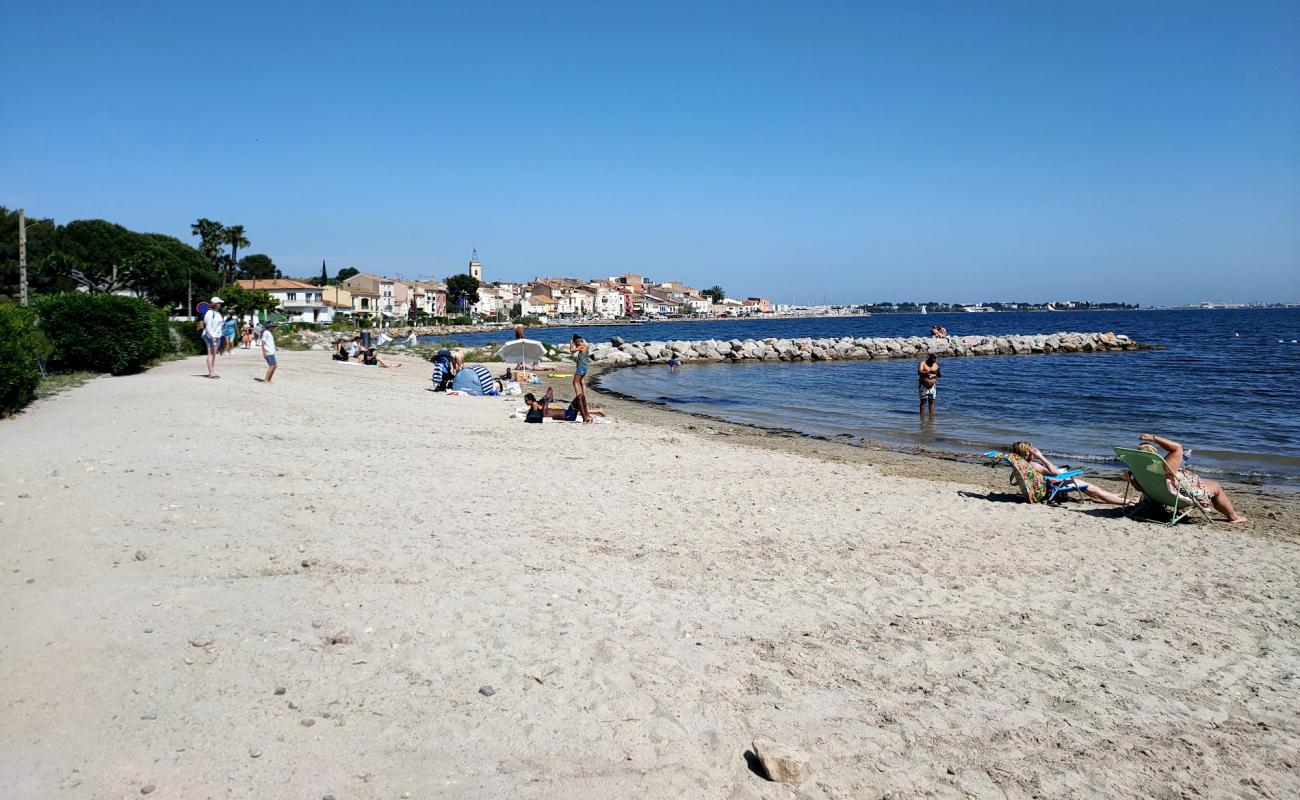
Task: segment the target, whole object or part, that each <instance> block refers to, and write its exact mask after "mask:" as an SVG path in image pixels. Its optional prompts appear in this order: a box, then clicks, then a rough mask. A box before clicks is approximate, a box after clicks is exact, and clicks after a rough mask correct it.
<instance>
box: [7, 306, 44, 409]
mask: <svg viewBox="0 0 1300 800" xmlns="http://www.w3.org/2000/svg"><path fill="white" fill-rule="evenodd" d="M39 354H40V334H39V333H37V331H36V315H35V314H34V313H32V310H31V309H30V308H23V307H22V306H20V305H18V304H17V303H0V416H5V415H7V414H12V413H13V412H15V411H17V410H18V409H20V408H22V407H23V406H25V405H27V404H28V403H30V402H31V400H32V397H33V396H34V395H35V393H36V385H37V384H38V383H40V382H41V370H40V367H39V366H38V365H37V360H36V359H37V356H38V355H39Z"/></svg>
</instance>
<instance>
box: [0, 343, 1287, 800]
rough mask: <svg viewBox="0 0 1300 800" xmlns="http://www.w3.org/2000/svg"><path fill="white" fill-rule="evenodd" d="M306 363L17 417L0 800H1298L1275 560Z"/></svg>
mask: <svg viewBox="0 0 1300 800" xmlns="http://www.w3.org/2000/svg"><path fill="white" fill-rule="evenodd" d="M325 358H326V356H325V355H323V354H319V353H289V352H286V353H284V354H283V357H282V359H281V362H282V366H281V369H280V374H279V375H278V376H277V385H275V386H271V387H268V386H262V385H260V384H258V383H255V382H254V381H253V376H254V375H260V374H261V362H260V358H258V357H257V355H256V354H255V353H253V352H248V353H244V352H237V353H235V354H234V355H232V356H230V357H227V358H226V359H223V361H222V363H221V367H222V373H223V375H225V377H224V378H223V379H222V380H220V381H208V380H205V379H200V378H198V377H194V376H196V375H198V374H200V373H201V372H202V368H201V366H199V362H198V360H189V361H184V362H175V363H171V364H167V365H164V366H163V367H160V368H158V369H155V370H152V371H150V372H148V373H146V374H144V375H138V376H133V377H129V378H102V379H99V380H96V381H94V382H92V383H90V384H89V385H87V386H84V387H81V388H79V389H76V390H74V391H71V392H69V393H66V394H65V395H62V396H59V397H57V398H54V399H52V400H50V401H46V402H42V403H40V404H38V405H37V406H35V407H33V408H32V409H31V410H30V411H29V412H27V413H25V414H23V415H22V416H20V417H18V418H16V419H13V420H8V421H3V422H0V463H3V465H4V468H3V473H2V474H0V501H2V502H3V505H0V531H2V533H0V554H2V555H3V561H4V564H5V566H6V569H5V570H4V572H3V574H2V575H0V581H2V583H0V586H2V587H3V590H2V591H3V595H2V597H3V601H2V602H0V623H2V624H3V628H4V631H5V635H4V636H3V638H2V639H0V708H3V718H2V719H0V753H3V756H0V786H3V787H6V791H5V792H4V795H5V797H15V798H48V797H85V798H101V797H103V798H118V797H122V798H126V797H139V796H140V794H139V792H140V788H141V787H142V786H144V785H146V784H154V785H156V787H157V789H156V791H155V792H154V793H153V794H152V795H151V797H155V798H179V797H187V798H188V797H200V798H205V797H223V798H224V797H238V798H268V797H286V798H289V797H293V798H320V797H322V796H323V795H325V794H333V795H335V797H337V798H338V799H339V800H345V799H347V800H350V799H351V798H369V797H391V798H397V797H400V796H402V793H404V792H409V793H410V794H411V796H413V797H416V798H427V797H637V798H645V797H722V798H751V797H753V798H760V797H793V796H806V797H844V798H850V797H852V798H857V797H878V796H881V795H884V794H887V793H890V792H892V793H894V794H895V795H896V796H900V797H911V796H939V797H959V796H962V795H963V794H968V795H973V796H977V797H1002V796H1007V797H1029V796H1033V795H1038V796H1043V797H1118V796H1159V797H1179V796H1205V797H1210V796H1216V797H1222V796H1240V797H1294V796H1296V795H1297V794H1300V757H1297V755H1296V753H1297V752H1300V676H1298V674H1297V673H1300V623H1298V620H1300V614H1298V612H1300V588H1298V587H1300V538H1297V537H1296V536H1284V535H1283V536H1278V535H1260V534H1258V533H1252V532H1249V531H1241V530H1238V529H1230V528H1228V527H1226V526H1222V527H1217V528H1209V527H1207V526H1182V527H1180V528H1179V529H1178V530H1177V531H1169V530H1166V529H1164V528H1162V527H1160V526H1157V525H1152V524H1143V523H1137V522H1131V521H1128V520H1125V519H1122V518H1116V517H1115V516H1114V515H1113V512H1109V511H1104V510H1102V509H1101V508H1100V507H1098V506H1080V505H1075V506H1072V507H1068V508H1038V507H1029V506H1026V505H1023V504H1011V503H1000V502H991V501H989V500H987V499H983V498H982V497H981V496H980V495H983V494H985V492H986V491H987V489H986V487H984V486H979V485H970V484H958V483H945V482H936V481H927V480H921V479H917V478H910V477H904V476H896V475H886V474H883V473H881V472H879V471H877V470H875V469H873V468H872V467H871V466H868V465H861V464H845V463H832V462H827V461H824V460H818V459H815V458H808V457H803V456H799V455H795V454H790V453H779V452H766V451H762V450H757V449H754V448H748V447H739V446H736V445H733V444H729V443H726V442H723V441H720V439H721V438H724V437H716V436H708V435H705V434H696V433H686V432H682V431H678V430H673V429H669V428H664V427H660V426H654V425H649V424H643V423H629V422H623V423H620V424H615V425H606V426H586V427H584V426H580V425H566V424H560V423H555V424H546V425H542V426H524V425H523V423H520V422H517V421H511V420H508V419H506V416H507V414H508V413H509V410H510V409H511V408H512V407H513V405H514V403H512V402H508V401H504V400H501V399H471V398H464V399H460V398H447V397H444V396H435V395H432V394H430V393H429V392H426V391H423V387H424V386H425V385H426V380H425V379H426V378H427V371H428V370H427V368H426V365H424V364H421V363H419V362H409V363H408V365H407V367H405V368H403V369H400V370H379V369H370V368H362V367H350V366H344V365H339V364H334V363H331V362H329V361H326V360H325ZM989 477H990V481H989V483H990V485H993V484H994V482H995V481H996V482H997V483H1000V482H1001V481H1002V480H1003V478H1002V476H1001V475H1000V474H999V475H997V476H994V475H993V474H992V473H990V476H989ZM922 516H924V517H925V519H924V521H923V520H922V519H921V517H922ZM137 551H140V554H141V555H142V556H144V560H137V559H136V557H135V554H136V553H137ZM303 561H306V562H307V564H308V566H306V567H304V566H302V562H303ZM341 631H346V632H347V634H348V636H349V637H350V641H349V642H347V643H344V644H329V643H328V642H327V638H328V637H329V636H330V635H332V634H335V633H338V632H341ZM208 640H211V644H210V645H206V644H205V643H206V642H207V641H208ZM192 641H193V642H197V643H199V644H200V645H204V646H197V647H196V646H194V644H192ZM186 659H188V660H189V661H191V662H193V663H187V661H186ZM488 685H490V686H492V687H493V688H494V689H495V694H493V695H492V696H490V697H487V696H484V695H482V694H480V693H479V691H478V690H479V688H480V687H482V686H488ZM277 687H282V688H284V689H285V693H284V694H283V695H277V694H276V693H275V692H276V690H277ZM291 704H292V705H291ZM306 720H312V721H313V724H312V725H311V726H310V727H308V726H305V725H304V724H303V723H304V721H306ZM755 736H765V737H768V738H773V739H777V740H780V741H784V742H788V743H790V744H793V745H796V746H799V747H802V748H804V749H806V750H807V751H809V752H810V753H811V754H812V755H813V758H814V777H813V779H812V780H811V781H810V782H809V783H806V784H804V785H803V786H801V787H799V788H798V789H795V788H792V787H788V786H784V785H778V784H772V783H768V782H766V781H764V780H762V779H761V778H759V777H758V776H756V775H755V774H754V773H753V772H751V771H750V769H749V767H748V766H747V763H746V758H745V755H744V754H745V751H746V750H747V749H748V746H749V742H750V740H751V739H752V738H753V737H755ZM253 753H257V754H258V756H257V757H253V755H252V754H253ZM60 787H62V788H60Z"/></svg>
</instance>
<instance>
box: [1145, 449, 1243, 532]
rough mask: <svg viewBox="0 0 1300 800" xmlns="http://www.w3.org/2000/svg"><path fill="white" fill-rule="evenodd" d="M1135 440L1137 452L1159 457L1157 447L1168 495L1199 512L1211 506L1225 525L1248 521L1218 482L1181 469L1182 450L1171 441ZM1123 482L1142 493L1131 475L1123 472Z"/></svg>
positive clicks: (1183, 468)
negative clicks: (1191, 504) (1170, 494)
mask: <svg viewBox="0 0 1300 800" xmlns="http://www.w3.org/2000/svg"><path fill="white" fill-rule="evenodd" d="M1138 439H1139V440H1140V441H1141V443H1140V444H1139V445H1138V449H1139V450H1144V451H1146V452H1148V453H1155V454H1157V455H1159V452H1160V451H1159V450H1157V449H1156V446H1157V445H1159V446H1160V447H1161V448H1162V449H1163V450H1164V451H1165V455H1164V460H1165V483H1166V484H1167V485H1168V487H1169V491H1170V492H1171V493H1173V494H1177V495H1180V496H1182V497H1185V498H1187V499H1188V500H1190V501H1192V502H1193V503H1195V504H1196V505H1198V506H1200V507H1201V508H1205V507H1206V506H1213V507H1214V509H1215V510H1216V511H1218V512H1219V513H1220V514H1222V515H1223V516H1225V517H1227V518H1228V522H1232V523H1243V522H1249V521H1250V520H1248V519H1247V518H1246V517H1245V516H1243V515H1242V514H1240V513H1238V511H1237V509H1235V508H1233V507H1232V501H1231V500H1229V499H1228V493H1227V492H1225V491H1223V487H1222V486H1221V485H1219V482H1218V481H1212V480H1210V479H1209V478H1202V477H1201V476H1200V475H1197V474H1196V473H1195V472H1192V471H1191V470H1190V469H1188V468H1187V467H1186V465H1184V463H1183V446H1182V445H1181V444H1179V443H1178V442H1175V441H1174V440H1173V439H1166V438H1164V437H1163V436H1155V435H1153V434H1150V433H1144V434H1142V435H1141V436H1139V437H1138ZM1124 478H1125V480H1127V481H1128V482H1129V483H1130V484H1131V485H1132V486H1133V488H1135V489H1137V490H1138V491H1139V492H1140V491H1142V487H1141V486H1139V485H1138V483H1137V481H1136V480H1134V479H1133V475H1132V474H1130V473H1129V472H1127V471H1125V472H1124Z"/></svg>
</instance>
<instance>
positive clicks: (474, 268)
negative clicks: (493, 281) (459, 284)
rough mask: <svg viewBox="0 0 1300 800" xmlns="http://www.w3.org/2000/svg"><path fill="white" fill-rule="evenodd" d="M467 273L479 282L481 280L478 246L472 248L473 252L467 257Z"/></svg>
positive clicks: (481, 271) (481, 270) (481, 266)
mask: <svg viewBox="0 0 1300 800" xmlns="http://www.w3.org/2000/svg"><path fill="white" fill-rule="evenodd" d="M469 274H470V277H472V278H473V279H474V280H476V281H478V282H479V283H482V282H483V265H482V264H480V263H478V248H477V247H475V248H474V254H473V255H471V256H470V257H469Z"/></svg>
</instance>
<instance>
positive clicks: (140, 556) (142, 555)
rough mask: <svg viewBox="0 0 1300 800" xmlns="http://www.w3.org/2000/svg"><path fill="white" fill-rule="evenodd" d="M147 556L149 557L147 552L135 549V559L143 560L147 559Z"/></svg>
mask: <svg viewBox="0 0 1300 800" xmlns="http://www.w3.org/2000/svg"><path fill="white" fill-rule="evenodd" d="M148 558H149V554H148V553H146V552H145V551H143V550H136V551H135V560H136V561H145V560H147V559H148Z"/></svg>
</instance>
